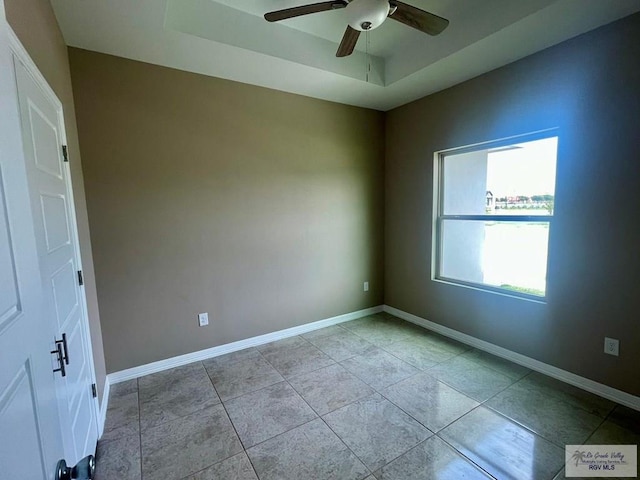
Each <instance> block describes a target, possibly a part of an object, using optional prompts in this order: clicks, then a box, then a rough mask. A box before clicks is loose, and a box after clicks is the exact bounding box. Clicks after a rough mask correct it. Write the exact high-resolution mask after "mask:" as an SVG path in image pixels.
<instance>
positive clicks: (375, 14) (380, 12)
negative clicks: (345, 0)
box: [346, 0, 389, 32]
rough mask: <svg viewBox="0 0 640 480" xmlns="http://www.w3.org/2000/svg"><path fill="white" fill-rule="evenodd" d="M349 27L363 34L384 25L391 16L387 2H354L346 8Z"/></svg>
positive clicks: (371, 0) (372, 0) (378, 0)
mask: <svg viewBox="0 0 640 480" xmlns="http://www.w3.org/2000/svg"><path fill="white" fill-rule="evenodd" d="M346 11H347V12H346V13H347V18H348V20H349V26H351V28H354V29H356V30H359V31H361V32H364V31H366V30H373V29H374V28H377V27H379V26H380V25H382V22H384V21H385V20H386V18H387V15H388V14H389V2H388V1H387V0H352V1H351V2H349V5H347V8H346Z"/></svg>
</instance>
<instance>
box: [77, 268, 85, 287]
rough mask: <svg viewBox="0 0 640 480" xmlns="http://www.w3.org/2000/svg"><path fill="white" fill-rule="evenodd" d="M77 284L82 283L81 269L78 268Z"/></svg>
mask: <svg viewBox="0 0 640 480" xmlns="http://www.w3.org/2000/svg"><path fill="white" fill-rule="evenodd" d="M78 285H84V278H83V277H82V270H78Z"/></svg>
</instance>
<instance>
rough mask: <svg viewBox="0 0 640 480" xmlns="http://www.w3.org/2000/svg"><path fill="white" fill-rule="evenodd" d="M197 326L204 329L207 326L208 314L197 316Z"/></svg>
mask: <svg viewBox="0 0 640 480" xmlns="http://www.w3.org/2000/svg"><path fill="white" fill-rule="evenodd" d="M198 325H200V326H201V327H205V326H207V325H209V314H208V313H199V314H198Z"/></svg>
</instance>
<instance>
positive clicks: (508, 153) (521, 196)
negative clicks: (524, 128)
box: [442, 137, 558, 215]
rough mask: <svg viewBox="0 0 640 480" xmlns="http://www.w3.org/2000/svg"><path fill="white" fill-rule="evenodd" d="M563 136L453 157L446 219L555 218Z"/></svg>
mask: <svg viewBox="0 0 640 480" xmlns="http://www.w3.org/2000/svg"><path fill="white" fill-rule="evenodd" d="M557 149H558V137H550V138H543V139H540V140H533V141H529V142H522V143H516V144H513V145H506V146H501V147H497V148H488V149H483V150H476V151H473V152H466V153H458V154H448V155H446V156H445V157H444V159H443V165H442V167H443V172H442V175H443V176H442V188H443V192H442V201H443V213H444V214H445V215H484V214H489V215H552V214H553V206H554V199H555V181H556V155H557Z"/></svg>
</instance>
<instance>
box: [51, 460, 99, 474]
mask: <svg viewBox="0 0 640 480" xmlns="http://www.w3.org/2000/svg"><path fill="white" fill-rule="evenodd" d="M95 473H96V459H95V458H94V457H93V455H87V456H86V457H84V458H83V459H82V460H80V461H79V462H78V463H77V465H76V466H75V467H71V468H69V467H68V466H67V462H66V461H65V460H64V459H62V460H60V461H59V462H58V466H57V467H56V476H55V480H74V479H75V480H92V479H93V476H94V474H95Z"/></svg>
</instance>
